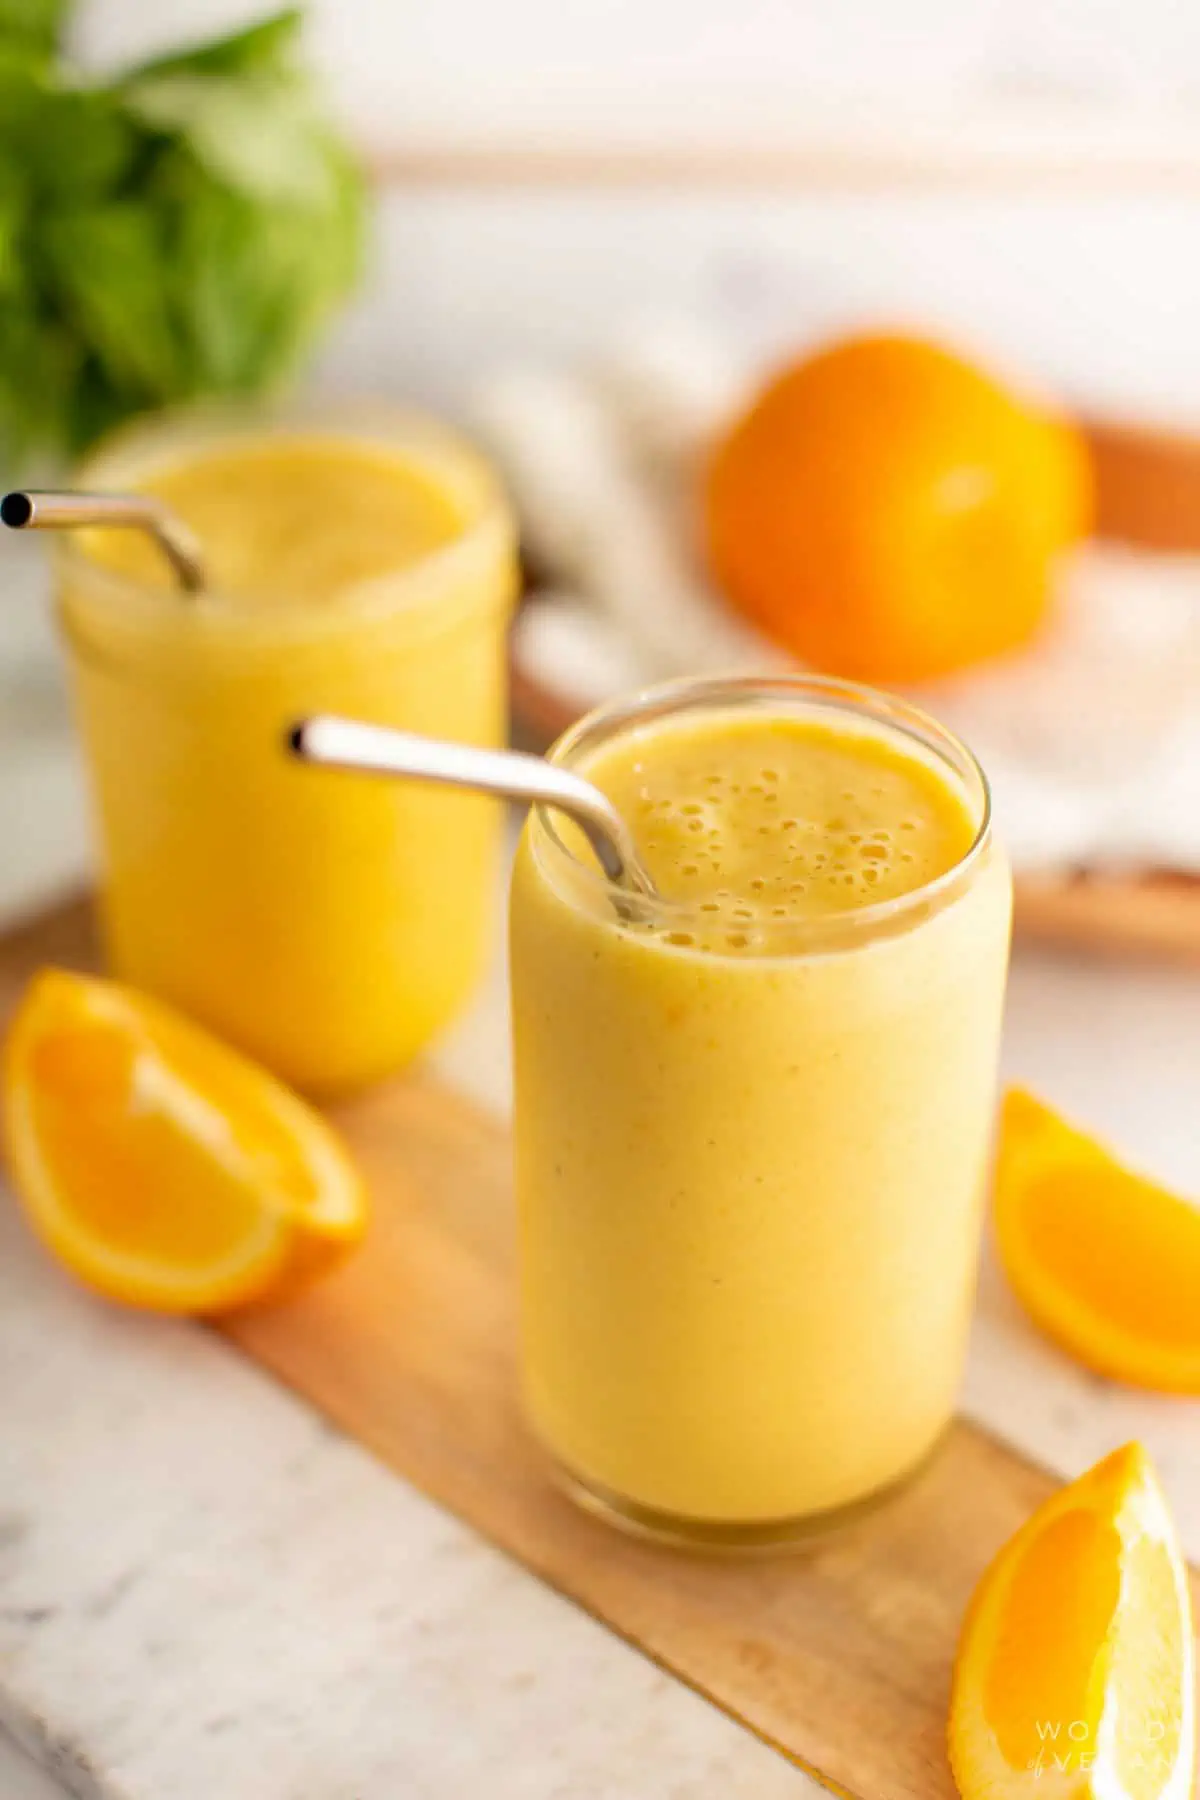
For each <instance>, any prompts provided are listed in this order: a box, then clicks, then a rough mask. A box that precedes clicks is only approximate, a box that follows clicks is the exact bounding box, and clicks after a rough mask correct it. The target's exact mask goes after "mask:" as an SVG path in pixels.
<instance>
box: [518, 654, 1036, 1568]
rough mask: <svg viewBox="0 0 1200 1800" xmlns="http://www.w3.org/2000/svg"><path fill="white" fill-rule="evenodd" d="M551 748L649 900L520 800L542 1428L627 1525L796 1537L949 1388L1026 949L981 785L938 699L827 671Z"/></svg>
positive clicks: (607, 720)
mask: <svg viewBox="0 0 1200 1800" xmlns="http://www.w3.org/2000/svg"><path fill="white" fill-rule="evenodd" d="M557 755H558V757H559V759H561V760H563V761H565V762H567V763H569V764H570V765H571V766H573V767H575V768H578V769H579V770H580V771H581V772H583V773H585V774H586V775H587V776H589V777H590V778H591V779H592V780H594V781H595V782H597V784H598V785H599V786H600V787H602V788H603V789H604V790H605V791H606V792H607V793H608V794H609V795H610V797H611V798H612V799H613V800H614V802H615V803H616V805H617V807H618V809H619V810H621V811H622V812H623V813H624V814H625V816H626V817H627V819H628V821H629V823H630V824H631V826H632V827H633V829H634V832H635V835H636V836H637V839H638V842H639V846H640V849H641V851H642V854H643V857H644V860H645V862H646V865H647V867H648V870H649V872H650V874H651V875H652V877H653V879H654V881H655V885H656V887H657V889H658V899H657V900H655V901H650V902H646V903H640V902H630V901H629V899H628V898H627V897H623V896H622V895H621V894H620V893H619V891H618V890H615V889H613V888H612V887H611V886H610V885H609V884H608V883H607V882H606V881H605V880H604V879H603V877H602V876H601V875H599V873H598V872H597V871H596V869H595V867H594V866H593V865H591V863H590V859H589V858H588V856H587V854H586V853H585V852H582V851H581V850H580V848H579V846H578V844H577V842H576V840H575V839H574V838H573V836H572V834H571V832H570V828H569V827H567V828H564V827H562V826H561V824H560V823H559V822H556V821H555V819H554V818H553V816H552V815H550V814H535V815H534V816H533V817H532V818H531V820H530V824H529V827H528V829H527V831H526V833H525V836H524V839H523V842H522V845H521V849H520V852H519V856H518V861H517V866H516V871H515V875H514V883H513V897H512V924H511V931H512V979H513V1002H514V1043H515V1059H516V1065H515V1072H516V1098H517V1127H516V1129H517V1179H518V1199H519V1206H520V1221H521V1252H522V1286H523V1339H524V1367H525V1385H526V1394H527V1402H528V1407H529V1410H530V1414H531V1417H532V1421H533V1424H534V1427H535V1429H536V1431H537V1433H538V1435H539V1436H540V1437H541V1439H542V1441H543V1442H544V1444H545V1445H546V1447H547V1448H548V1450H549V1451H550V1453H551V1455H552V1457H553V1458H554V1460H555V1462H556V1464H557V1465H558V1467H559V1469H560V1471H561V1472H562V1473H563V1475H564V1477H565V1478H566V1479H567V1480H568V1481H569V1482H570V1483H571V1484H572V1485H573V1486H574V1487H575V1489H576V1491H577V1492H578V1493H580V1494H581V1495H582V1496H583V1497H584V1498H586V1499H587V1500H588V1501H589V1502H590V1503H591V1504H593V1505H596V1506H600V1507H603V1508H605V1509H607V1510H608V1511H609V1512H610V1513H612V1514H613V1515H615V1516H616V1517H618V1518H619V1519H622V1520H624V1521H625V1522H626V1523H629V1524H632V1525H634V1526H636V1527H640V1528H641V1529H644V1530H649V1531H653V1532H658V1533H662V1534H665V1535H668V1536H672V1537H677V1538H681V1539H684V1540H702V1541H710V1542H714V1543H723V1542H729V1543H740V1542H755V1541H764V1542H769V1541H773V1540H776V1539H783V1538H786V1537H789V1536H791V1535H793V1534H794V1533H795V1532H797V1531H800V1530H803V1529H804V1528H806V1527H807V1526H809V1525H811V1523H812V1521H813V1520H815V1519H818V1518H820V1517H821V1516H823V1515H830V1514H837V1513H840V1512H841V1511H843V1510H844V1509H847V1508H850V1507H853V1506H854V1505H855V1504H856V1503H859V1502H862V1501H864V1500H865V1499H867V1498H869V1497H870V1496H873V1495H875V1494H878V1493H879V1492H881V1491H883V1490H886V1489H887V1488H888V1487H890V1486H891V1485H892V1484H894V1483H895V1482H897V1481H898V1480H899V1479H901V1478H902V1477H903V1476H904V1475H905V1474H907V1473H908V1472H909V1471H910V1470H912V1469H913V1468H914V1467H915V1466H916V1465H917V1464H919V1463H920V1461H921V1460H922V1458H923V1457H924V1456H925V1455H926V1454H927V1453H928V1451H929V1450H930V1449H931V1447H932V1446H933V1444H934V1443H935V1441H936V1439H937V1438H938V1436H939V1434H940V1433H941V1431H942V1430H943V1428H944V1427H945V1425H946V1423H947V1421H948V1419H949V1417H950V1414H951V1410H952V1407H953V1402H954V1397H955V1392H956V1389H957V1385H958V1380H959V1375H960V1370H961V1365H962V1359H963V1353H964V1347H965V1341H966V1332H967V1325H968V1319H969V1315H970V1310H971V1303H972V1295H973V1288H974V1277H975V1264H976V1255H977V1248H978V1240H979V1229H980V1211H981V1198H982V1190H983V1184H984V1177H985V1167H986V1162H987V1154H988V1146H989V1138H990V1130H991V1118H992V1108H993V1092H994V1082H995V1067H996V1058H997V1051H998V1043H999V1032H1000V1014H1001V1003H1002V995H1003V988H1004V978H1005V969H1006V963H1007V955H1008V937H1009V918H1010V882H1009V876H1008V871H1007V867H1006V865H1005V862H1004V859H1003V857H1002V855H1001V854H1000V852H999V851H998V849H997V848H996V847H995V845H994V844H993V843H992V842H991V839H990V834H989V831H988V826H987V819H986V789H985V787H984V784H983V781H982V777H981V776H980V775H979V772H978V770H977V768H976V766H975V765H974V763H973V762H972V761H971V759H970V757H969V756H968V754H967V753H966V752H965V751H963V750H962V748H961V746H959V745H957V743H956V742H955V740H953V739H951V738H950V737H949V736H948V734H945V733H942V732H941V731H940V730H939V728H937V727H936V726H934V725H933V724H932V722H931V721H927V720H925V719H924V717H923V715H920V714H918V713H916V712H914V711H911V710H910V709H907V708H905V707H903V706H902V705H901V704H900V703H899V702H890V701H888V700H886V699H884V697H883V696H871V695H869V694H867V693H866V691H865V690H855V689H850V688H845V687H843V686H841V685H839V684H836V683H824V682H821V681H817V680H801V679H797V680H796V681H772V682H764V683H754V682H727V683H712V684H702V685H700V684H684V685H683V686H680V687H676V688H674V689H669V690H664V691H663V694H662V695H661V696H659V697H654V696H652V697H650V699H649V700H648V701H643V702H641V703H637V704H635V705H634V707H633V708H632V709H630V710H629V711H627V712H621V711H620V710H619V709H618V711H617V713H616V714H615V715H608V716H604V715H600V716H598V717H597V718H596V719H594V720H593V721H591V722H585V724H584V726H583V727H581V728H577V730H576V732H575V733H573V734H571V736H570V737H569V738H568V739H567V740H566V741H565V742H564V743H563V744H562V745H561V746H560V747H559V750H558V752H557Z"/></svg>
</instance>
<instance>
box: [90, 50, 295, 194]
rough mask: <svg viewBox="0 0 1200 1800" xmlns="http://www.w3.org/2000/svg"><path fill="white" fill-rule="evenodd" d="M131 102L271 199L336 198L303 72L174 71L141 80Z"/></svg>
mask: <svg viewBox="0 0 1200 1800" xmlns="http://www.w3.org/2000/svg"><path fill="white" fill-rule="evenodd" d="M125 103H126V106H127V109H128V111H129V113H130V114H131V115H132V116H133V117H134V118H136V119H137V120H138V121H139V122H140V123H141V124H143V125H146V126H148V127H150V128H151V129H152V130H154V131H159V132H163V133H170V134H172V135H176V136H178V137H180V138H183V139H185V140H186V142H187V146H188V148H189V149H190V151H191V153H192V155H193V156H195V157H196V159H197V160H198V161H199V162H201V163H203V164H204V166H205V167H206V168H207V169H208V170H209V171H210V172H211V173H212V174H213V175H215V176H216V177H217V178H218V179H219V180H222V181H225V182H228V183H229V184H230V185H231V186H232V187H236V188H241V189H244V190H245V192H247V193H249V194H254V195H256V196H258V198H260V199H262V200H268V201H269V200H279V201H281V202H288V201H296V202H298V203H299V204H301V205H309V206H324V205H327V204H328V202H329V198H330V170H329V163H328V158H327V157H326V156H325V154H324V150H323V146H322V144H321V141H320V137H319V133H320V131H321V129H322V121H321V118H320V114H319V112H318V110H317V108H316V107H315V105H314V103H313V98H312V95H311V93H310V92H309V88H308V84H307V82H305V81H304V80H302V79H301V78H300V77H298V76H295V75H291V74H275V73H271V72H269V71H262V72H256V73H254V74H252V75H249V76H242V77H238V78H234V77H225V76H222V77H219V78H216V79H201V78H199V77H197V76H194V75H171V76H166V77H163V78H161V79H155V80H154V81H151V82H146V83H138V84H137V86H136V87H135V88H133V89H132V90H130V91H129V92H127V94H126V95H125Z"/></svg>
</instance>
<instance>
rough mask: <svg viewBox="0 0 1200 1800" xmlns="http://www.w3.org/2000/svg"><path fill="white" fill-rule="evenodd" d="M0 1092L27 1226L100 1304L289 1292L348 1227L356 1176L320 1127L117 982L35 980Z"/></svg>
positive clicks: (356, 1229) (189, 1304)
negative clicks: (106, 1300)
mask: <svg viewBox="0 0 1200 1800" xmlns="http://www.w3.org/2000/svg"><path fill="white" fill-rule="evenodd" d="M3 1085H4V1115H5V1128H6V1129H5V1136H6V1141H7V1153H8V1164H9V1170H10V1174H11V1176H12V1181H13V1185H14V1186H15V1188H16V1190H17V1193H18V1196H19V1198H20V1200H21V1202H22V1204H23V1206H24V1209H25V1211H26V1213H27V1215H28V1217H29V1220H30V1223H31V1224H32V1226H33V1228H34V1230H35V1231H36V1232H37V1233H38V1234H39V1236H40V1237H41V1238H42V1239H43V1241H44V1242H45V1243H46V1244H47V1245H48V1246H49V1248H50V1249H51V1250H52V1251H53V1252H54V1253H55V1255H57V1256H58V1257H59V1259H60V1260H61V1261H62V1262H63V1263H64V1264H65V1265H66V1266H67V1268H68V1269H70V1270H71V1271H72V1272H73V1273H74V1274H75V1275H76V1276H78V1277H79V1279H80V1280H82V1281H84V1282H86V1283H87V1284H88V1285H89V1286H90V1287H92V1288H94V1289H96V1290H98V1291H99V1292H100V1293H102V1294H105V1295H107V1296H108V1297H109V1298H110V1299H113V1300H120V1301H124V1302H125V1303H126V1304H128V1305H131V1306H141V1307H148V1308H152V1309H154V1310H156V1311H161V1312H171V1313H197V1314H208V1313H218V1312H223V1311H225V1310H227V1309H229V1308H232V1307H236V1306H242V1305H245V1304H247V1303H248V1302H250V1301H254V1300H261V1299H263V1298H265V1297H268V1296H270V1297H272V1298H274V1297H278V1296H280V1295H283V1294H285V1293H287V1292H289V1291H290V1290H291V1289H292V1288H293V1287H295V1286H296V1285H297V1284H298V1283H300V1282H303V1281H305V1280H307V1279H308V1278H310V1277H312V1276H314V1275H316V1274H318V1273H320V1272H321V1271H322V1270H324V1269H326V1268H328V1267H329V1266H330V1265H331V1264H332V1263H334V1262H335V1261H337V1260H338V1259H339V1258H340V1257H341V1256H343V1255H344V1254H345V1253H346V1252H347V1251H348V1250H349V1249H351V1248H352V1246H353V1245H355V1244H356V1243H357V1242H358V1241H359V1239H360V1238H361V1236H362V1234H363V1231H364V1229H365V1225H366V1217H367V1208H366V1199H365V1194H364V1190H363V1185H362V1182H361V1179H360V1177H359V1175H358V1174H357V1172H356V1170H355V1168H354V1166H353V1164H352V1163H351V1161H350V1158H349V1156H348V1154H347V1152H346V1150H345V1148H344V1147H343V1145H342V1144H341V1142H340V1140H339V1139H338V1137H337V1135H336V1133H335V1132H334V1131H333V1130H332V1128H331V1127H330V1126H329V1125H328V1124H327V1123H326V1122H325V1120H324V1119H322V1118H321V1117H320V1116H319V1115H318V1114H317V1113H315V1112H314V1111H313V1110H312V1109H311V1108H310V1107H309V1106H307V1105H306V1104H305V1103H304V1102H303V1101H302V1100H300V1099H299V1098H298V1097H297V1096H296V1095H294V1094H293V1093H291V1092H290V1090H289V1089H287V1088H285V1087H283V1086H282V1085H281V1084H280V1083H279V1082H278V1081H276V1080H275V1079H274V1077H273V1076H270V1075H268V1074H267V1073H266V1072H265V1071H264V1070H262V1069H259V1068H257V1067H256V1066H255V1065H254V1064H252V1063H250V1062H248V1061H247V1060H246V1059H245V1058H244V1057H242V1056H240V1055H238V1054H237V1053H236V1052H234V1051H233V1050H230V1049H228V1048H226V1046H225V1045H223V1044H220V1043H218V1042H217V1040H216V1039H215V1038H213V1037H210V1036H209V1034H208V1033H207V1032H205V1031H202V1030H201V1029H200V1028H199V1027H198V1026H195V1025H193V1024H191V1023H189V1021H187V1020H186V1019H184V1018H182V1017H181V1016H180V1015H178V1014H177V1013H175V1012H173V1011H171V1010H170V1009H169V1008H168V1007H166V1006H163V1005H161V1004H160V1003H159V1002H157V1001H153V1000H150V999H148V998H147V997H146V996H145V995H142V994H139V993H135V992H134V991H133V990H131V989H129V988H123V987H120V986H118V985H117V984H115V983H113V982H107V981H100V980H96V979H93V978H90V977H87V976H83V975H75V974H68V973H66V972H64V971H62V970H58V969H48V970H44V971H43V972H42V973H41V974H39V975H37V976H35V978H34V979H33V981H32V982H31V983H30V986H29V988H28V989H27V991H26V994H25V996H24V999H23V1001H22V1003H21V1006H20V1009H19V1011H18V1013H17V1016H16V1019H15V1021H14V1023H13V1026H12V1029H11V1031H10V1033H9V1037H8V1042H7V1045H6V1051H5V1063H4V1084H3Z"/></svg>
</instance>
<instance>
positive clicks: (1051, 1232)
mask: <svg viewBox="0 0 1200 1800" xmlns="http://www.w3.org/2000/svg"><path fill="white" fill-rule="evenodd" d="M1024 1221H1025V1225H1024V1228H1025V1235H1026V1239H1027V1243H1028V1247H1029V1251H1030V1253H1031V1254H1032V1255H1033V1256H1034V1257H1035V1258H1036V1260H1037V1262H1038V1264H1039V1266H1040V1267H1041V1268H1042V1269H1044V1271H1045V1272H1046V1274H1048V1275H1049V1276H1051V1277H1052V1278H1053V1279H1054V1280H1055V1281H1056V1282H1058V1283H1059V1284H1060V1285H1061V1286H1062V1287H1063V1288H1064V1289H1067V1290H1069V1291H1071V1292H1074V1293H1077V1294H1079V1295H1080V1296H1082V1297H1084V1298H1086V1300H1087V1302H1088V1304H1089V1306H1091V1307H1093V1308H1094V1309H1095V1310H1096V1311H1097V1312H1098V1313H1101V1314H1103V1316H1104V1318H1105V1319H1106V1320H1108V1321H1109V1322H1110V1323H1111V1324H1113V1325H1114V1326H1117V1327H1119V1328H1120V1329H1121V1330H1123V1331H1126V1332H1128V1333H1129V1334H1130V1335H1131V1336H1133V1337H1136V1338H1138V1339H1144V1340H1150V1341H1154V1342H1158V1343H1161V1344H1163V1345H1167V1346H1170V1347H1171V1348H1173V1349H1174V1348H1179V1349H1183V1348H1187V1347H1189V1346H1192V1345H1200V1212H1198V1211H1197V1209H1196V1208H1195V1207H1194V1206H1191V1205H1190V1204H1189V1203H1188V1202H1187V1201H1185V1200H1181V1199H1178V1198H1176V1197H1175V1196H1174V1195H1172V1194H1169V1193H1166V1192H1164V1190H1163V1189H1162V1188H1160V1187H1158V1186H1156V1185H1155V1184H1154V1183H1153V1182H1150V1181H1146V1180H1144V1179H1142V1178H1141V1177H1140V1176H1135V1175H1132V1174H1129V1173H1128V1172H1126V1171H1125V1170H1123V1169H1121V1168H1119V1167H1118V1166H1117V1165H1116V1164H1113V1163H1110V1162H1108V1161H1107V1160H1105V1159H1102V1158H1100V1157H1096V1158H1095V1159H1094V1160H1093V1159H1078V1160H1074V1161H1067V1160H1065V1159H1064V1160H1063V1161H1061V1162H1060V1161H1058V1160H1057V1159H1056V1160H1055V1161H1054V1162H1053V1163H1051V1164H1050V1165H1049V1166H1048V1167H1046V1168H1045V1169H1043V1170H1041V1171H1039V1172H1037V1173H1035V1174H1034V1175H1033V1176H1032V1177H1031V1178H1030V1182H1029V1188H1028V1192H1027V1195H1026V1207H1025V1212H1024Z"/></svg>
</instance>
